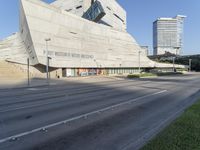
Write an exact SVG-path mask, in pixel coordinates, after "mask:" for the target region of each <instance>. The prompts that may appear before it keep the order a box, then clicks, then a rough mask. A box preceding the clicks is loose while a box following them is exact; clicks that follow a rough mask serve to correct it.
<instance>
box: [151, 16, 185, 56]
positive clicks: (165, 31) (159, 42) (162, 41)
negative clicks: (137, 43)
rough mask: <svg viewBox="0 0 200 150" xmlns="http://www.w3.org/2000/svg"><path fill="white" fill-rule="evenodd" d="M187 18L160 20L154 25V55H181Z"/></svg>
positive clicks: (177, 17)
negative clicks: (184, 25) (167, 53)
mask: <svg viewBox="0 0 200 150" xmlns="http://www.w3.org/2000/svg"><path fill="white" fill-rule="evenodd" d="M185 17H186V16H181V15H177V16H176V17H174V18H158V19H157V20H156V21H155V22H154V23H153V47H154V55H162V54H165V53H166V52H169V53H172V54H175V55H180V54H181V52H182V48H183V24H184V19H185Z"/></svg>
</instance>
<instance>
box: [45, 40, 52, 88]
mask: <svg viewBox="0 0 200 150" xmlns="http://www.w3.org/2000/svg"><path fill="white" fill-rule="evenodd" d="M45 41H46V59H47V60H46V74H47V84H49V57H48V42H49V41H51V39H50V38H47V39H45Z"/></svg>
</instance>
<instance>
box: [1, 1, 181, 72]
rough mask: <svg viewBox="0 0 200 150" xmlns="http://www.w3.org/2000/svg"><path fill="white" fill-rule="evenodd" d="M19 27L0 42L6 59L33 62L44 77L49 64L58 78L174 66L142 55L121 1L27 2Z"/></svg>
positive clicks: (23, 7)
mask: <svg viewBox="0 0 200 150" xmlns="http://www.w3.org/2000/svg"><path fill="white" fill-rule="evenodd" d="M19 22H20V27H19V32H18V33H16V34H13V35H11V36H10V37H8V38H6V39H4V40H2V41H1V42H0V59H3V60H6V61H9V62H14V63H19V64H26V63H27V58H29V59H30V64H31V65H32V66H33V67H34V68H36V69H37V70H38V71H39V72H42V73H45V66H46V65H47V64H48V63H47V62H48V61H49V66H50V71H54V72H55V71H56V76H57V75H59V76H76V75H88V74H117V73H133V72H137V71H138V66H139V64H140V67H141V68H154V67H172V65H168V64H159V63H156V62H153V61H151V60H150V59H148V58H147V57H146V54H145V53H140V51H141V50H142V49H141V47H140V46H139V45H138V43H137V42H136V41H135V39H134V38H133V37H132V36H131V35H130V34H129V33H127V30H126V28H127V26H126V11H125V10H124V9H123V8H122V7H121V6H120V5H119V4H118V3H117V1H116V0H109V1H108V0H81V1H80V0H56V1H54V2H53V3H51V4H48V3H45V2H43V1H41V0H21V1H20V21H19ZM180 67H183V66H180Z"/></svg>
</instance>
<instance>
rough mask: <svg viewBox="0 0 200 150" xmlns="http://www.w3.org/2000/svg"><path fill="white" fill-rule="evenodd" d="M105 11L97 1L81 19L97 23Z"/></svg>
mask: <svg viewBox="0 0 200 150" xmlns="http://www.w3.org/2000/svg"><path fill="white" fill-rule="evenodd" d="M105 14H106V13H105V11H104V9H103V7H102V5H101V3H100V2H99V1H95V2H94V3H93V4H92V5H91V7H90V8H89V9H88V10H87V11H86V12H85V13H84V14H83V16H82V17H83V18H85V19H88V20H91V21H94V22H98V21H99V20H100V19H101V18H103V16H105Z"/></svg>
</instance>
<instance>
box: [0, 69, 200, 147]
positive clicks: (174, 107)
mask: <svg viewBox="0 0 200 150" xmlns="http://www.w3.org/2000/svg"><path fill="white" fill-rule="evenodd" d="M52 82H54V81H52ZM55 83H56V82H55ZM199 97H200V74H198V73H192V74H186V75H183V76H169V77H158V78H145V79H137V80H136V79H135V80H129V79H125V78H114V77H96V78H95V77H92V78H83V79H79V80H66V81H63V82H59V83H57V84H53V85H51V86H39V87H30V88H13V89H2V88H1V89H0V149H1V150H23V149H25V150H26V149H34V150H137V149H139V148H141V147H142V146H143V145H144V144H145V143H146V142H147V141H148V140H149V139H151V138H152V137H153V136H155V135H156V134H157V133H158V132H159V131H160V130H162V129H163V128H164V127H165V126H167V125H168V124H169V123H170V122H171V121H173V120H174V119H175V118H176V117H177V116H179V115H180V114H181V113H182V112H183V111H184V110H185V109H186V108H187V107H188V106H190V105H191V104H193V103H194V102H195V101H196V100H197V98H199Z"/></svg>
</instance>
